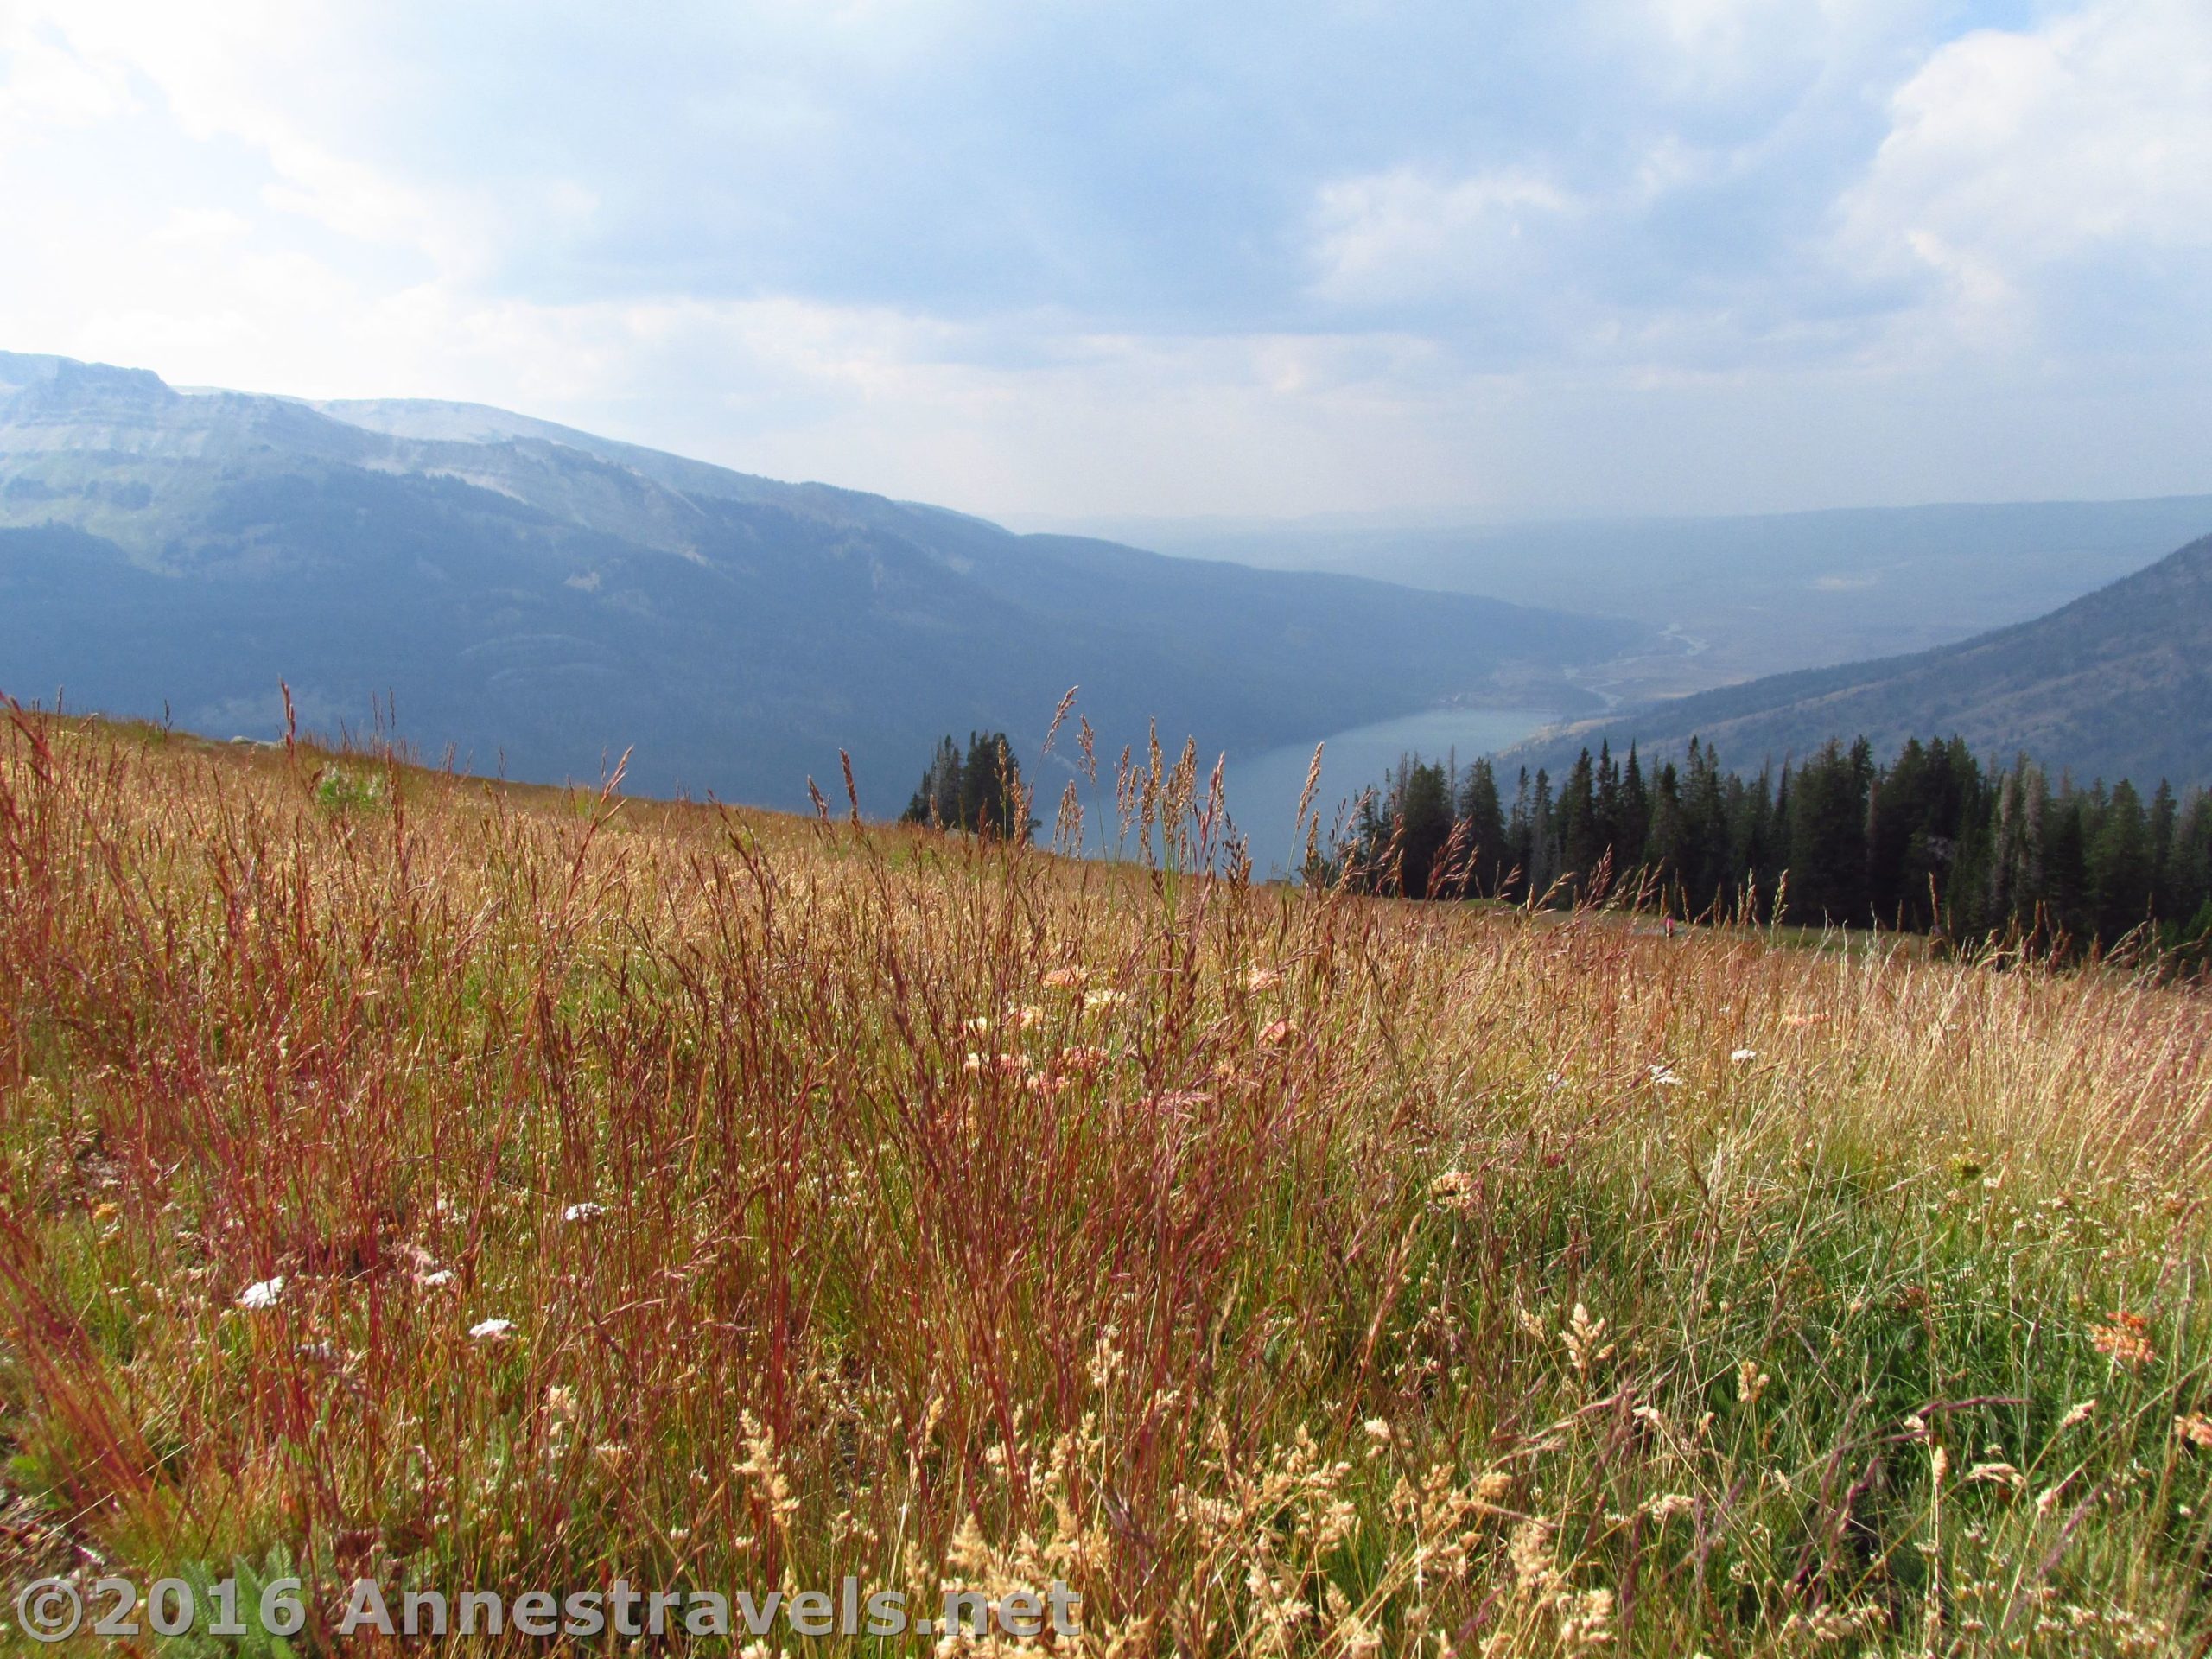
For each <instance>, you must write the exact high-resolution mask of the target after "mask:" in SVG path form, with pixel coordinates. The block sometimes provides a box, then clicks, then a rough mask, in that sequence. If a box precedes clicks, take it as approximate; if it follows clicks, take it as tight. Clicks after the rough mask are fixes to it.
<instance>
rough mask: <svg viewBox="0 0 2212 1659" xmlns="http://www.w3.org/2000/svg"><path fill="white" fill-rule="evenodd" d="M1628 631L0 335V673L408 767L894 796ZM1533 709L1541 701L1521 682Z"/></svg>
mask: <svg viewBox="0 0 2212 1659" xmlns="http://www.w3.org/2000/svg"><path fill="white" fill-rule="evenodd" d="M1639 637H1640V631H1639V630H1638V629H1637V627H1635V626H1632V625H1630V624H1626V623H1618V622H1608V621H1599V620H1591V619H1586V618H1578V617H1568V616H1563V615H1559V614H1556V613H1546V612H1541V611H1534V610H1529V609H1525V608H1522V607H1514V606H1509V605H1504V604H1501V603H1497V602H1496V601H1486V600H1480V599H1474V598H1468V597H1461V596H1446V595H1439V594H1423V593H1416V592H1413V591H1411V590H1408V589H1404V588H1393V587H1390V586H1389V585H1388V584H1384V583H1381V582H1370V581H1365V580H1361V579H1357V578H1353V577H1346V576H1338V575H1302V574H1288V573H1276V572H1262V571H1257V570H1252V569H1245V568H1243V567H1240V566H1236V565H1228V564H1217V563H1196V562H1192V561H1185V560H1178V559H1170V558H1165V557H1160V556H1155V555H1153V554H1148V553H1142V552H1139V551H1137V550H1134V549H1129V548H1123V547H1117V546H1115V545H1113V544H1112V543H1103V542H1095V541H1090V540H1085V539H1082V538H1077V537H1018V536H1014V535H1013V534H1010V533H1009V532H1007V531H1004V530H1001V529H1000V528H999V527H998V526H996V525H994V524H988V523H985V522H984V521H982V520H980V519H976V518H970V517H968V516H966V515H964V514H961V513H956V512H947V511H944V510H943V509H939V508H934V507H927V506H920V505H912V504H906V503H900V502H895V501H891V500H887V499H884V498H882V497H880V496H872V495H867V494H864V493H858V492H854V491H848V490H840V489H834V488H831V487H829V486H823V485H817V484H805V485H791V484H783V483H778V482H776V481H774V480H767V479H760V478H753V477H749V476H747V475H745V474H738V473H734V472H729V471H728V470H726V469H723V468H721V467H711V466H708V465H705V464H704V463H701V462H697V461H686V460H684V459H683V458H681V457H678V456H674V455H665V454H658V453H657V452H654V451H652V450H646V449H641V448H637V447H636V446H633V445H628V444H622V443H618V442H613V441H611V440H607V439H601V438H595V437H593V436H591V435H588V434H583V433H577V432H572V431H570V430H569V429H565V428H561V427H556V426H553V425H550V423H543V422H537V421H532V420H529V419H527V418H526V417H524V416H512V415H508V414H505V412H504V411H499V410H487V409H482V408H479V407H476V406H473V405H458V404H423V403H412V402H394V403H372V404H330V405H327V406H323V407H320V408H319V407H315V406H312V405H309V404H304V403H301V402H297V401H295V400H289V399H284V398H277V397H254V396H249V395H245V394H241V393H236V392H221V391H211V392H185V391H178V390H176V389H175V388H172V387H170V386H168V385H165V384H163V383H162V381H161V380H160V379H159V378H157V377H156V376H154V375H152V374H150V373H147V372H143V371H134V370H122V369H113V368H108V367H105V366H102V365H87V364H81V363H76V362H73V361H70V360H69V359H58V358H35V357H18V356H10V355H6V354H0V690H7V691H9V692H10V693H12V694H13V695H15V696H18V697H22V698H26V699H28V698H31V697H41V698H46V699H49V700H50V699H51V698H52V697H53V696H54V694H55V692H56V690H57V689H58V688H59V689H62V690H66V692H67V697H68V700H69V701H70V702H71V703H73V704H74V705H76V706H79V707H85V708H98V709H108V710H111V711H114V712H118V713H136V714H159V713H160V712H161V711H162V707H163V705H164V704H167V705H168V707H169V709H170V710H171V712H172V713H173V715H174V716H175V719H176V720H177V721H179V722H180V723H182V724H185V725H188V726H191V727H195V728H202V729H207V730H211V731H214V732H217V733H218V734H227V733H228V732H230V731H240V732H249V733H256V734H258V733H265V732H267V731H270V730H271V729H272V728H273V726H274V723H275V721H276V720H277V709H278V691H277V683H278V681H279V679H280V678H281V679H283V680H287V681H289V683H290V684H291V685H292V687H293V689H294V692H295V695H296V698H297V700H298V702H299V704H300V707H301V708H302V711H303V714H304V716H305V718H307V719H308V721H312V722H315V723H316V724H318V725H321V726H322V727H325V728H334V727H335V726H337V725H338V724H339V723H340V722H341V721H342V722H347V723H351V724H353V725H355V726H359V725H361V724H365V722H366V721H367V719H368V718H369V713H370V709H371V707H372V701H373V700H377V699H380V698H382V697H384V696H386V695H387V694H390V695H391V696H392V697H393V698H394V699H395V700H396V702H397V713H398V718H399V722H400V727H401V730H402V733H403V734H404V736H406V737H408V738H409V739H410V741H413V742H415V743H416V745H417V747H419V748H421V749H422V750H423V752H424V753H429V754H431V755H433V756H435V754H437V753H440V752H441V751H442V749H444V748H445V747H447V746H448V745H450V746H453V747H454V748H455V749H456V750H457V752H458V757H459V759H460V760H461V764H463V765H465V766H474V767H476V768H478V769H482V770H491V769H493V768H497V767H500V766H505V768H507V769H509V770H510V771H511V772H512V773H513V774H515V775H517V776H521V777H526V778H547V779H557V778H562V777H569V776H579V777H587V778H589V777H595V776H597V774H598V772H599V771H600V769H601V766H602V765H603V764H604V763H605V762H607V760H611V759H612V758H613V756H614V755H616V754H619V753H621V752H622V751H623V750H624V749H626V748H630V747H632V746H634V747H635V749H636V755H635V757H634V759H633V761H632V772H631V776H632V781H633V784H634V785H635V786H637V787H639V788H640V789H646V790H658V791H672V790H675V789H677V788H685V789H689V790H691V791H695V792H698V791H709V790H711V791H715V792H716V793H719V794H722V795H725V796H728V797H732V798H744V799H749V800H757V801H760V802H762V803H765V804H798V803H802V802H804V798H805V779H806V778H807V777H808V776H809V775H810V774H811V775H813V776H815V777H817V778H819V779H823V781H824V782H825V783H826V782H827V781H828V780H829V779H830V778H831V777H833V776H834V775H835V773H836V765H837V759H836V756H837V750H838V749H839V748H840V747H842V748H846V749H849V750H850V751H851V753H852V754H853V758H854V760H855V764H856V766H857V767H858V770H859V772H860V777H861V783H862V785H863V788H864V790H865V791H867V798H868V804H869V805H870V806H871V807H874V808H877V809H881V808H884V807H887V806H895V805H896V804H898V803H899V801H900V800H902V799H903V798H904V795H905V791H906V788H907V787H908V786H910V785H911V783H912V778H911V776H910V774H911V773H913V772H918V770H919V768H920V766H921V764H922V762H923V760H924V759H925V752H926V750H927V748H928V747H929V746H930V745H931V742H932V741H934V739H935V738H936V736H937V735H938V734H940V733H942V732H944V731H946V730H954V731H958V732H962V733H964V732H965V731H967V730H968V729H969V728H971V727H1003V728H1006V729H1007V730H1010V731H1013V732H1014V733H1016V734H1037V733H1039V731H1040V730H1041V728H1042V727H1043V725H1044V723H1045V721H1046V718H1047V717H1048V716H1049V715H1050V713H1051V710H1052V707H1053V705H1054V703H1055V702H1057V701H1058V697H1059V696H1060V694H1061V693H1062V692H1063V691H1065V690H1066V689H1067V687H1068V686H1069V685H1070V684H1071V683H1081V684H1082V685H1083V687H1084V709H1085V711H1086V712H1087V714H1088V715H1089V716H1090V719H1091V721H1093V723H1094V724H1095V725H1096V726H1097V727H1098V728H1099V730H1100V732H1101V733H1102V734H1103V736H1104V737H1105V738H1106V739H1107V740H1109V741H1110V742H1111V743H1113V744H1115V745H1116V746H1118V745H1119V744H1120V743H1121V742H1123V741H1135V740H1141V737H1142V736H1143V734H1144V729H1145V723H1146V721H1147V720H1148V719H1152V718H1157V719H1158V721H1160V727H1161V728H1162V730H1163V732H1164V733H1166V734H1170V735H1171V736H1172V737H1174V738H1177V739H1179V737H1180V736H1181V735H1182V734H1185V733H1191V734H1196V735H1197V736H1198V739H1199V741H1200V742H1201V744H1202V745H1203V746H1205V747H1207V748H1208V749H1210V750H1211V749H1214V748H1227V749H1230V750H1239V749H1247V748H1257V747H1265V746H1267V745H1269V744H1273V743H1277V742H1281V741H1288V740H1292V739H1296V738H1303V737H1308V736H1318V735H1319V734H1324V733H1326V732H1330V731H1333V730H1337V729H1339V728H1343V727H1345V726H1348V725H1353V724H1357V723H1360V722H1363V721H1372V720H1378V719H1383V718H1387V717H1389V716H1390V715H1395V714H1400V713H1404V712H1408V711H1409V710H1411V709H1417V708H1421V707H1423V706H1426V705H1428V704H1430V703H1433V702H1439V701H1443V700H1447V699H1452V698H1460V697H1471V698H1481V697H1484V696H1496V695H1497V688H1498V687H1499V686H1500V685H1501V684H1502V683H1511V684H1513V685H1514V686H1515V694H1516V695H1522V696H1525V695H1527V690H1526V688H1527V686H1528V685H1529V683H1535V684H1537V685H1539V686H1541V687H1542V688H1543V689H1544V695H1545V696H1547V697H1548V698H1553V699H1561V698H1571V697H1572V696H1573V695H1574V694H1573V692H1572V690H1570V689H1569V688H1567V686H1566V685H1565V683H1564V682H1563V680H1562V679H1561V677H1560V670H1561V669H1562V668H1563V667H1566V666H1571V665H1573V664H1587V663H1591V662H1595V661H1598V660H1602V659H1604V658H1607V657H1610V656H1612V655H1614V654H1617V653H1618V652H1620V651H1621V650H1623V649H1625V648H1628V647H1630V645H1633V644H1634V643H1635V642H1636V641H1637V639H1638V638H1639ZM1554 706H1557V707H1571V706H1573V704H1572V702H1567V701H1555V702H1554Z"/></svg>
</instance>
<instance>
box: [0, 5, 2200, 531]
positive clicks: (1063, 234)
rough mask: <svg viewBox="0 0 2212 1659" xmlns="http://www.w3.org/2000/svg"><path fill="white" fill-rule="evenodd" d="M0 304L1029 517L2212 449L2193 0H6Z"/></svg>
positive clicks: (1205, 511)
mask: <svg viewBox="0 0 2212 1659" xmlns="http://www.w3.org/2000/svg"><path fill="white" fill-rule="evenodd" d="M0 201H4V202H5V203H6V204H7V208H8V211H7V213H6V214H5V215H4V218H0V335H4V338H0V347H12V348H15V349H22V350H33V351H39V350H45V351H58V352H64V353H70V354H73V355H79V356H87V357H96V358H100V359H105V360H109V361H117V362H125V363H130V364H133V365H143V366H146V367H150V368H154V369H156V370H157V371H159V372H162V374H163V375H165V376H166V377H167V378H169V379H171V380H172V381H175V382H177V383H179V384H217V385H238V386H244V387H247V388H251V389H256V390H268V391H289V392H296V393H300V394H303V395H308V396H327V397H344V396H386V395H392V396H397V395H420V396H433V397H461V398H472V399H476V400H480V401H483V402H487V403H493V404H502V405H505V406H507V407H511V408H517V409H521V410H526V411H528V412H530V413H533V414H537V415H542V416H548V417H550V418H554V419H558V420H565V421H569V422H571V423H576V424H579V425H583V426H587V427H590V428H593V429H598V430H603V431H607V432H611V433H614V434H617V435H623V436H627V437H632V438H634V439H637V440H639V441H641V442H650V443H654V444H658V445H661V446H664V447H666V448H674V449H677V450H681V451H683V452H685V453H688V454H698V455H702V456H705V457H708V458H709V459H713V460H716V461H724V462H727V463H728V464H730V465H734V466H738V467H745V468H747V469H748V470H753V471H758V472H764V473H767V474H773V475H776V476H783V477H806V478H820V479H826V480H831V481H835V482H839V483H845V484H850V485H855V486H861V487H868V488H875V489H881V490H885V491H887V492H890V493H895V494H900V495H906V496H912V497H917V498H920V499H930V500H935V501H941V502H944V503H946V504H948V505H955V506H959V507H963V508H966V509H968V510H970V511H974V512H983V513H987V514H991V515H994V516H998V517H1002V518H1009V519H1012V520H1014V521H1015V522H1021V523H1043V522H1054V521H1065V520H1077V519H1081V518H1085V517H1088V516H1103V515H1119V516H1130V515H1135V516H1143V515H1161V516H1189V515H1209V514H1219V515H1224V516H1232V517H1249V516H1255V515H1260V516H1264V515H1276V514H1280V515H1295V514H1306V513H1317V512H1363V513H1376V512H1382V513H1389V512H1421V513H1431V514H1433V513H1437V512H1469V513H1480V514H1486V515H1487V514H1508V515H1512V514H1555V513H1603V512H1653V511H1656V512H1700V511H1717V512H1728V511H1750V510H1761V509H1769V508H1783V507H1796V506H1821V505H1859V504H1876V503H1887V502H1904V501H1917V500H1932V499H2014V498H2031V497H2037V498H2040V497H2056V496H2085V495H2131V494H2151V493H2178V492H2183V491H2197V490H2212V449H2209V448H2208V446H2207V445H2206V443H2205V442H2204V437H2205V434H2206V433H2207V432H2208V431H2212V390H2208V388H2212V374H2208V371H2212V303H2208V296H2212V5H2208V4H2207V3H2205V0H2088V3H2074V4H2055V3H2054V4H2039V3H2030V0H2018V3H1987V4H1956V3H1935V0H1593V3H1586V4H1575V3H1561V4H1557V5H1551V6H1532V5H1529V4H1527V3H1525V0H1520V3H1513V4H1503V5H1498V4H1489V3H1480V0H1458V3H1451V4H1443V3H1438V4H1429V5H1400V4H1390V3H1383V0H1337V3H1306V0H1271V3H1267V4H1246V3H1242V0H1217V3H1213V4H1211V5H1207V6H1203V7H1192V6H1190V5H1188V4H1166V3H1155V0H1124V3H1116V4H1107V3H1072V0H1027V3H1020V4H1013V3H1007V4H998V3H981V0H842V3H841V0H753V3H734V4H723V5H716V6H690V5H682V4H671V5H664V6H654V7H648V8H639V7H615V6H612V5H605V4H602V5H597V6H582V5H573V4H557V3H556V4H531V5H524V4H520V3H483V4H476V5H465V6H454V5H452V4H449V3H448V4H437V5H430V4H413V3H405V0H386V3H378V4H366V3H359V4H357V3H345V0H331V3H318V0H283V3H267V0H233V3H226V4H224V5H221V6H205V7H200V6H193V5H185V4H179V3H175V0H170V3H166V4H164V3H155V0H130V3H107V0H67V3H59V0H0Z"/></svg>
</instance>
